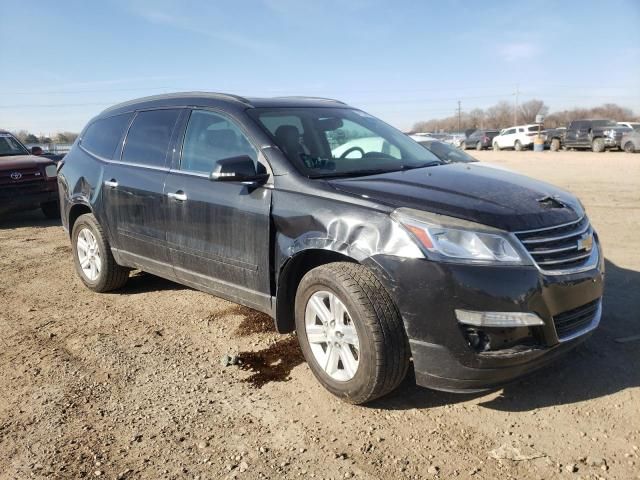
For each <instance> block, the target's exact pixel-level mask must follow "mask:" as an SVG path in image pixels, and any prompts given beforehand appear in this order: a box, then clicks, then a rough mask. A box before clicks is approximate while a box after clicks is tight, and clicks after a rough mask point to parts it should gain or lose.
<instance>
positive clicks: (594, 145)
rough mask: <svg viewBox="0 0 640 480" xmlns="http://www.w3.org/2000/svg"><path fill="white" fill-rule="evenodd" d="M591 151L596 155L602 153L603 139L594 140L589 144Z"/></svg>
mask: <svg viewBox="0 0 640 480" xmlns="http://www.w3.org/2000/svg"><path fill="white" fill-rule="evenodd" d="M591 150H592V151H594V152H596V153H602V152H604V138H600V137H598V138H594V139H593V141H592V142H591Z"/></svg>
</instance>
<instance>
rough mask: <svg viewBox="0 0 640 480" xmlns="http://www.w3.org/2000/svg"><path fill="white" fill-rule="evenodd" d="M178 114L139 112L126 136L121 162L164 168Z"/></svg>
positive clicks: (155, 111)
mask: <svg viewBox="0 0 640 480" xmlns="http://www.w3.org/2000/svg"><path fill="white" fill-rule="evenodd" d="M179 114H180V110H178V109H170V110H150V111H147V112H139V113H138V115H136V118H135V119H134V120H133V124H131V128H130V129H129V133H128V134H127V140H126V143H125V146H124V151H123V152H122V161H123V162H127V163H136V164H140V165H148V166H152V167H164V166H165V159H166V157H167V150H168V149H169V142H170V141H171V134H172V133H173V127H174V126H175V124H176V120H177V119H178V115H179Z"/></svg>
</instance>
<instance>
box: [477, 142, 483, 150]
mask: <svg viewBox="0 0 640 480" xmlns="http://www.w3.org/2000/svg"><path fill="white" fill-rule="evenodd" d="M476 150H478V151H480V150H482V142H478V143H476Z"/></svg>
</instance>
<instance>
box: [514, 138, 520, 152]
mask: <svg viewBox="0 0 640 480" xmlns="http://www.w3.org/2000/svg"><path fill="white" fill-rule="evenodd" d="M513 149H514V150H515V151H516V152H521V151H522V144H521V143H520V140H516V143H514V144H513Z"/></svg>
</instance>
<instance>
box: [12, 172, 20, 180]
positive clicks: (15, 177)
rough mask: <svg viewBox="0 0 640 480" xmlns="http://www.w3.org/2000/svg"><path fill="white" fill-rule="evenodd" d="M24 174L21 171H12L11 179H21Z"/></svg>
mask: <svg viewBox="0 0 640 480" xmlns="http://www.w3.org/2000/svg"><path fill="white" fill-rule="evenodd" d="M21 178H22V174H21V173H20V172H11V180H20V179H21Z"/></svg>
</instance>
